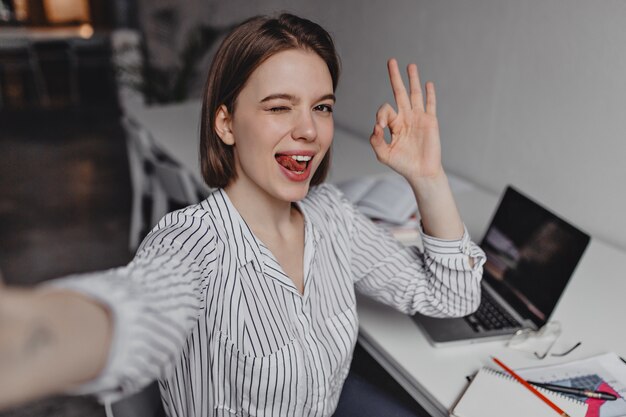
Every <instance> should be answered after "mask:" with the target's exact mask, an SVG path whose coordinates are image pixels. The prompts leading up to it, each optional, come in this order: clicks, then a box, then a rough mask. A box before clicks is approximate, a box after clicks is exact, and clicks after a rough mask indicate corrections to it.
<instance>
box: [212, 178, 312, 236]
mask: <svg viewBox="0 0 626 417" xmlns="http://www.w3.org/2000/svg"><path fill="white" fill-rule="evenodd" d="M224 191H225V192H226V194H227V195H228V198H229V199H230V201H231V202H232V203H233V205H234V206H235V208H236V209H237V211H238V212H239V214H240V215H241V217H243V219H244V220H245V221H246V223H247V224H248V226H250V228H251V229H252V231H253V232H254V233H255V234H257V235H259V236H265V235H267V234H271V235H273V236H285V235H287V234H289V232H290V230H291V229H292V228H293V226H294V224H295V221H296V218H297V217H298V216H299V215H300V214H299V212H298V210H297V208H295V206H294V205H293V204H292V203H291V202H290V201H284V200H279V199H277V198H274V197H272V196H271V195H269V194H267V193H265V192H262V190H258V191H256V192H251V189H250V188H249V187H243V186H239V185H238V181H235V182H234V183H231V184H229V185H227V186H226V187H225V188H224Z"/></svg>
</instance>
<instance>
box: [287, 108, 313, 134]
mask: <svg viewBox="0 0 626 417" xmlns="http://www.w3.org/2000/svg"><path fill="white" fill-rule="evenodd" d="M291 137H292V138H293V139H296V140H306V141H307V142H311V141H314V140H315V138H317V126H316V125H315V120H314V119H313V114H311V112H308V111H302V112H299V113H298V115H297V119H296V120H295V123H294V126H293V130H292V131H291Z"/></svg>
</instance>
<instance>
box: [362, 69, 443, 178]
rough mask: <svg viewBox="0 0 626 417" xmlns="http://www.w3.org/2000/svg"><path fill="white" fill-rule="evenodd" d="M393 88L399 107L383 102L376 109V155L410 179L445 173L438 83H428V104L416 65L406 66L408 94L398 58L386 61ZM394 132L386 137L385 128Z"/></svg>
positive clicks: (371, 138)
mask: <svg viewBox="0 0 626 417" xmlns="http://www.w3.org/2000/svg"><path fill="white" fill-rule="evenodd" d="M387 68H388V70H389V79H390V81H391V88H392V90H393V95H394V97H395V100H396V105H397V108H398V110H397V111H396V110H394V108H393V107H392V106H391V105H390V104H389V103H385V104H383V105H382V106H381V107H380V108H379V109H378V112H377V113H376V125H375V126H374V132H373V133H372V136H371V137H370V143H371V144H372V147H373V148H374V152H375V153H376V157H377V158H378V160H379V161H380V162H382V163H383V164H385V165H387V166H389V167H390V168H391V169H393V170H394V171H396V172H398V173H399V174H400V175H402V176H404V177H405V178H406V179H407V180H408V181H409V182H415V181H419V180H421V179H433V178H435V177H437V176H439V175H441V174H443V168H442V165H441V144H440V141H439V124H438V122H437V115H436V97H435V86H434V84H433V83H430V82H429V83H427V84H426V108H425V109H424V98H423V96H422V88H421V86H420V79H419V74H418V72H417V66H416V65H415V64H410V65H409V66H408V67H407V72H408V74H409V87H410V94H407V91H406V88H405V86H404V82H403V81H402V77H401V75H400V70H399V69H398V62H397V61H396V60H395V59H390V60H389V61H388V62H387ZM386 127H388V128H389V131H390V132H391V141H390V142H389V143H387V142H386V141H385V138H384V128H386Z"/></svg>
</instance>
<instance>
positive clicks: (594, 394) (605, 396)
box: [528, 381, 617, 401]
mask: <svg viewBox="0 0 626 417" xmlns="http://www.w3.org/2000/svg"><path fill="white" fill-rule="evenodd" d="M528 383H529V384H533V385H535V386H537V387H541V388H545V389H549V390H550V391H556V392H563V393H565V394H573V395H578V396H580V397H587V398H597V399H599V400H607V401H615V400H617V396H615V395H613V394H611V393H610V392H604V391H593V390H589V389H582V388H573V387H564V386H563V385H555V384H546V383H545V382H535V381H528Z"/></svg>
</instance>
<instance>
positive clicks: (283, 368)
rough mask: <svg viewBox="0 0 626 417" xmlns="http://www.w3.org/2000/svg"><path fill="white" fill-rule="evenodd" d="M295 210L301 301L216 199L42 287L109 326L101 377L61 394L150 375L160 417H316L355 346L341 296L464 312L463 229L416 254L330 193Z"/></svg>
mask: <svg viewBox="0 0 626 417" xmlns="http://www.w3.org/2000/svg"><path fill="white" fill-rule="evenodd" d="M297 204H298V207H299V209H300V210H301V211H302V213H303V215H304V218H305V250H304V294H302V295H301V294H300V293H299V292H298V291H297V289H296V287H295V286H294V284H293V283H292V281H291V280H290V278H289V277H288V276H286V275H285V273H284V272H283V271H282V269H281V267H280V265H279V264H278V262H277V261H276V258H275V257H274V256H273V255H272V253H271V252H270V251H269V250H268V248H267V247H265V246H264V245H263V242H261V241H260V240H259V239H257V238H256V237H255V236H254V235H253V233H252V232H251V230H250V229H249V227H248V226H247V224H246V223H245V221H244V220H243V218H242V217H241V216H240V215H239V214H238V212H237V210H236V209H235V207H234V206H233V205H232V203H231V202H230V201H229V199H228V196H227V195H226V193H225V192H224V191H223V190H217V191H216V192H214V193H213V194H211V195H210V196H209V197H208V198H207V199H206V200H205V201H203V202H202V203H200V204H197V205H193V206H190V207H187V208H185V209H183V210H179V211H176V212H173V213H170V214H168V215H167V216H165V217H164V218H163V219H162V220H161V221H160V222H159V224H158V225H157V226H156V227H155V229H154V230H153V231H152V232H151V233H150V234H149V235H148V236H147V237H146V239H145V240H144V241H143V243H142V244H141V246H140V247H139V250H138V252H137V254H136V256H135V258H134V260H133V261H132V262H131V263H130V264H129V265H127V266H125V267H122V268H118V269H114V270H110V271H105V272H98V273H93V274H89V275H80V276H73V277H67V278H63V279H61V280H57V281H55V282H54V283H53V284H51V285H53V286H55V287H63V288H70V289H75V290H77V291H80V292H82V293H86V294H89V295H91V296H93V297H95V298H96V299H98V300H100V301H101V302H102V303H104V304H105V305H107V306H108V308H109V309H110V311H111V315H112V317H113V320H114V334H113V342H112V346H111V351H110V355H109V359H108V363H107V365H106V367H105V369H104V370H103V372H102V373H101V375H100V376H99V377H98V378H97V379H96V380H95V381H91V382H89V383H86V384H84V385H83V386H81V387H77V389H76V390H74V391H73V392H74V393H96V394H97V395H99V397H100V399H101V400H102V401H113V400H115V399H117V398H120V397H122V396H124V395H127V394H130V393H133V392H136V391H137V390H139V389H140V388H141V387H143V386H144V385H146V384H148V383H149V382H150V381H152V380H155V379H158V380H159V382H160V388H161V395H162V398H163V403H164V406H165V409H166V412H167V414H168V415H169V416H181V417H182V416H189V417H204V416H234V415H237V416H267V417H270V416H309V417H313V416H316V417H317V416H330V415H331V414H332V413H333V411H334V409H335V407H336V405H337V401H338V398H339V394H340V391H341V387H342V385H343V382H344V379H345V377H346V375H347V373H348V368H349V365H350V361H351V357H352V351H353V348H354V345H355V342H356V338H357V330H358V319H357V316H356V308H355V307H356V306H355V288H356V289H357V290H359V291H361V292H363V293H365V294H367V295H369V296H372V297H374V298H375V299H377V300H380V301H382V302H384V303H386V304H389V305H391V306H393V307H395V308H397V309H398V310H400V311H403V312H405V313H413V312H415V311H420V312H423V313H426V314H429V315H434V316H461V315H465V314H468V313H470V312H472V311H473V310H475V309H476V307H477V306H478V304H479V299H480V284H479V282H480V278H481V275H482V265H483V263H484V260H485V257H484V254H483V252H482V251H481V250H480V248H478V247H477V246H476V245H474V244H473V243H472V242H471V241H470V238H469V236H468V234H467V232H465V234H464V236H463V238H462V239H461V240H455V241H445V240H440V239H435V238H432V237H428V236H425V235H422V237H423V244H424V245H423V246H424V251H423V252H421V251H419V250H418V249H416V248H413V247H404V246H403V245H401V244H400V243H398V242H397V241H396V240H394V239H393V237H392V236H391V235H389V234H388V233H387V232H386V231H384V230H382V229H380V228H379V227H378V226H376V225H375V224H373V223H372V222H371V221H370V220H368V219H367V218H365V217H364V216H363V215H361V214H360V213H359V212H357V211H356V209H355V208H354V207H353V206H352V205H351V204H350V203H349V202H348V201H347V200H346V199H344V198H343V197H342V196H341V194H340V192H339V191H338V190H337V189H336V188H335V187H333V186H330V185H321V186H318V187H313V188H312V189H311V191H310V192H309V195H308V196H307V198H306V199H304V200H303V201H301V202H299V203H297ZM469 257H472V258H473V261H474V266H473V267H471V266H470V262H469Z"/></svg>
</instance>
